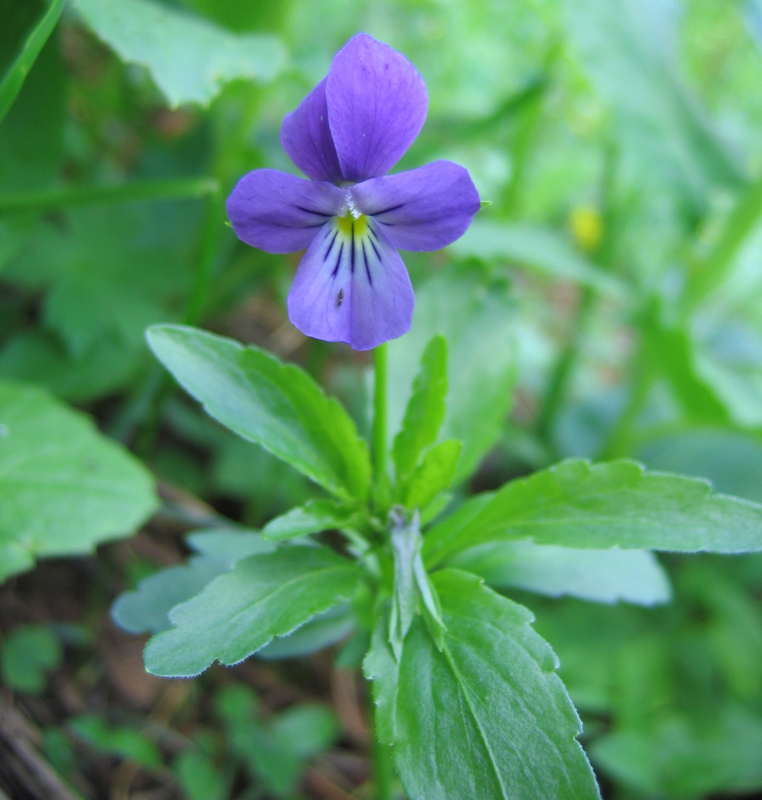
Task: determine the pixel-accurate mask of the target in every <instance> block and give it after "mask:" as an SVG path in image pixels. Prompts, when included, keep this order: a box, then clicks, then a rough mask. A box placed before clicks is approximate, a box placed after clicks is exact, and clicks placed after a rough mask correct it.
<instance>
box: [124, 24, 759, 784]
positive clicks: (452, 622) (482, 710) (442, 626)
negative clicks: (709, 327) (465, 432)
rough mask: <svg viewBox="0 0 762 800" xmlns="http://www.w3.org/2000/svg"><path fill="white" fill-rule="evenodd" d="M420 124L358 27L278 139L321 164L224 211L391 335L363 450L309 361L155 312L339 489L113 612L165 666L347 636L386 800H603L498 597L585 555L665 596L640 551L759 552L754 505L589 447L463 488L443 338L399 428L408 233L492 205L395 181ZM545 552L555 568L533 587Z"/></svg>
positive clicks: (206, 397)
mask: <svg viewBox="0 0 762 800" xmlns="http://www.w3.org/2000/svg"><path fill="white" fill-rule="evenodd" d="M425 114H426V91H425V87H424V84H423V81H422V79H421V77H420V76H419V75H418V73H417V71H416V70H415V69H414V68H413V66H412V65H411V64H409V62H407V60H406V59H405V58H404V57H403V56H402V55H400V54H399V53H397V52H396V51H394V50H392V49H391V48H390V47H388V46H387V45H385V44H382V43H380V42H377V41H375V40H374V39H372V38H371V37H369V36H366V35H364V34H360V35H358V36H356V37H355V38H354V39H352V40H351V41H350V42H349V43H348V44H347V45H346V46H345V47H344V48H343V49H342V50H341V51H340V52H339V53H338V54H337V55H336V57H335V59H334V61H333V64H332V66H331V69H330V72H329V74H328V76H327V78H326V79H325V80H323V81H322V82H321V83H320V84H318V86H317V87H316V88H315V89H314V90H313V92H312V93H311V94H309V95H308V96H307V98H306V99H305V100H304V101H303V102H302V104H301V105H300V106H299V107H298V108H297V109H296V111H294V112H293V113H292V114H290V115H288V116H287V117H286V119H285V120H284V123H283V128H282V132H281V140H282V143H283V146H284V148H285V150H286V152H287V153H288V154H289V156H290V157H291V158H292V160H293V161H294V163H295V164H296V165H297V166H298V167H299V168H300V169H301V170H302V171H303V172H304V173H305V174H306V175H307V176H308V178H309V179H310V180H304V179H300V178H297V177H294V176H290V175H286V174H284V173H279V172H276V171H274V170H267V169H264V170H256V171H254V172H252V173H249V174H248V175H246V176H245V177H244V178H242V179H241V181H240V183H239V184H238V185H237V187H236V188H235V190H234V191H233V194H232V195H231V197H230V200H229V201H228V212H229V216H230V219H231V221H232V224H233V227H234V229H235V231H236V233H237V234H238V235H239V237H240V238H242V239H243V240H244V241H245V242H247V243H248V244H251V245H253V246H255V247H258V248H260V249H264V250H266V251H268V252H273V253H280V252H291V251H296V250H302V249H305V248H306V249H307V252H306V254H305V256H304V257H303V259H302V261H301V263H300V265H299V268H298V271H297V274H296V278H295V280H294V284H293V286H292V289H291V293H290V295H289V301H288V306H289V314H290V317H291V320H292V321H293V323H294V324H295V325H296V326H297V327H298V328H300V329H301V330H302V331H303V332H305V333H306V334H307V335H309V336H313V337H317V338H321V339H325V340H328V341H337V342H346V343H348V344H349V345H351V346H352V347H354V348H355V349H358V350H366V349H371V348H375V351H374V365H375V373H374V392H373V426H372V438H371V442H370V443H368V442H366V441H365V440H363V439H362V438H361V437H360V436H359V434H358V431H357V428H356V426H355V423H354V421H353V420H352V418H351V417H350V416H349V414H348V413H347V412H346V411H345V410H344V408H343V407H342V406H341V405H340V404H339V403H338V402H337V401H336V400H334V399H333V398H330V397H328V396H326V395H325V394H324V392H323V391H322V389H321V388H320V387H319V386H318V385H317V384H316V383H315V382H314V381H313V379H312V378H311V377H310V376H309V375H307V373H305V372H304V371H303V370H301V369H300V368H298V367H297V366H295V365H292V364H283V363H281V362H280V361H278V360H277V359H276V358H275V357H274V356H272V355H270V354H268V353H267V352H265V351H263V350H261V349H258V348H255V347H242V346H241V345H239V344H238V343H236V342H234V341H232V340H230V339H226V338H223V337H220V336H216V335H212V334H210V333H206V332H204V331H200V330H196V329H193V328H190V327H184V326H176V325H163V326H155V327H153V328H151V329H150V331H149V334H148V339H149V343H150V345H151V347H152V349H153V351H154V353H155V354H156V356H157V357H158V358H159V360H160V361H161V362H162V363H163V364H164V365H165V366H166V367H167V369H168V370H169V371H170V372H171V373H172V374H173V375H174V376H175V378H176V379H177V380H178V382H179V383H180V384H181V385H182V386H183V387H184V388H185V389H186V390H187V391H188V392H189V393H190V394H191V395H192V396H193V397H195V398H196V399H197V400H198V401H200V402H201V403H203V405H204V407H205V409H206V411H207V412H208V413H209V414H210V415H211V416H212V417H214V418H215V419H217V420H218V421H219V422H221V423H222V424H223V425H225V426H227V427H228V428H229V429H230V430H232V431H233V432H235V433H236V434H238V435H239V436H242V437H243V438H244V439H247V440H248V441H251V442H255V443H257V444H259V445H261V446H263V447H264V448H266V449H267V450H268V451H269V452H271V453H272V454H274V455H275V456H277V457H279V458H281V459H283V460H284V461H285V462H287V463H288V464H290V465H291V466H292V467H294V468H296V469H297V470H299V471H301V472H302V473H303V474H304V475H306V476H307V477H308V478H310V479H311V480H312V481H314V482H315V483H316V484H317V485H319V486H320V487H322V489H323V490H325V494H326V496H325V498H324V499H320V500H316V501H312V502H310V503H307V504H306V505H304V506H302V507H298V508H294V509H292V510H291V511H289V512H288V513H286V514H284V515H282V516H280V517H278V518H276V519H273V520H272V521H271V522H269V523H268V524H267V525H266V526H265V527H264V529H263V530H262V531H261V532H253V531H241V530H236V529H235V526H234V525H233V524H232V523H231V524H230V525H224V526H223V527H222V528H221V529H219V530H214V531H206V532H201V533H196V534H193V535H192V536H191V537H190V540H189V543H190V545H191V547H192V548H193V549H194V550H195V551H196V554H197V555H196V556H194V557H193V559H192V560H191V562H189V565H188V567H186V568H179V570H180V571H178V568H172V569H171V570H167V571H165V572H163V573H159V574H158V575H157V576H154V577H153V578H150V579H149V580H148V581H146V582H144V584H142V585H141V587H140V588H139V591H138V592H135V593H129V594H127V595H123V596H122V598H120V600H119V601H118V603H117V606H116V607H115V617H116V618H117V620H118V621H120V622H121V623H122V624H123V625H124V626H125V627H127V628H128V629H132V630H136V631H137V630H142V629H151V630H153V631H154V632H156V633H157V635H156V636H155V637H154V638H153V639H151V641H150V642H149V644H148V646H147V648H146V651H145V662H146V667H147V669H148V671H149V672H151V673H153V674H156V675H161V676H181V677H191V676H195V675H198V674H199V673H201V672H202V671H204V670H205V669H207V668H208V667H210V666H211V665H212V664H213V663H214V662H215V661H219V662H220V663H221V664H225V665H232V664H236V663H238V662H240V661H241V660H243V659H245V658H248V657H249V656H252V655H254V654H256V653H259V654H261V655H269V656H271V657H277V656H289V655H298V654H302V653H307V652H311V651H314V650H316V649H320V648H321V647H325V646H329V645H333V644H335V643H337V642H338V641H341V640H345V639H347V637H348V636H349V635H350V633H351V637H350V638H349V639H348V643H347V644H346V645H345V646H344V647H343V649H342V650H341V653H340V656H339V658H340V660H341V662H342V663H343V664H345V665H346V664H356V665H360V664H361V665H362V669H363V672H364V675H365V677H366V678H367V679H368V681H369V682H370V689H371V693H372V703H373V709H372V720H373V723H374V727H375V736H376V737H377V740H378V746H377V747H376V748H375V763H376V773H377V796H378V797H379V798H381V800H390V798H392V797H395V796H397V790H396V787H395V784H394V782H393V781H392V780H390V779H389V775H390V769H389V766H390V763H391V765H392V766H393V768H394V771H395V772H396V773H397V775H398V776H399V778H400V780H401V783H402V786H403V788H404V791H405V792H406V793H407V796H408V797H409V798H411V800H419V799H420V798H425V799H426V800H444V799H445V798H448V799H450V798H480V800H492V798H496V799H500V800H517V799H520V800H536V798H540V797H543V798H570V799H571V798H574V800H587V799H588V798H591V799H592V798H598V797H600V794H599V789H598V786H597V782H596V778H595V776H594V773H593V771H592V768H591V766H590V764H589V762H588V760H587V758H586V756H585V753H584V751H583V749H582V747H581V746H580V744H579V743H578V741H577V736H578V735H579V734H580V733H581V724H580V720H579V717H578V716H577V713H576V711H575V709H574V706H573V704H572V702H571V700H570V698H569V696H568V694H567V692H566V690H565V688H564V685H563V684H562V682H561V680H560V678H559V676H558V674H557V673H556V669H557V667H558V662H557V659H556V657H555V655H554V653H553V651H552V649H551V646H550V645H549V644H548V643H546V642H545V641H544V640H543V639H542V638H541V637H540V636H539V635H538V634H537V633H535V632H534V630H533V628H532V625H531V623H532V614H531V612H530V611H528V610H527V609H526V608H524V607H523V606H521V605H519V604H517V603H516V602H514V601H513V600H511V599H509V597H507V596H506V594H505V592H506V591H510V590H511V589H512V588H514V587H521V588H528V589H535V590H537V591H539V592H542V593H550V594H553V593H554V591H555V592H556V593H558V592H560V591H563V585H564V581H565V580H567V578H568V576H567V575H566V573H565V570H571V569H573V565H574V564H580V563H583V564H585V565H587V567H588V568H590V569H595V567H596V565H599V566H600V569H601V574H602V576H603V574H604V572H605V570H606V565H607V564H610V563H612V561H614V560H615V561H617V564H618V569H620V570H621V571H622V572H623V573H625V574H626V573H627V572H628V571H633V572H638V573H639V574H640V575H641V576H643V581H644V583H645V584H646V585H647V586H648V590H647V591H644V592H643V593H641V595H640V597H639V602H642V603H645V604H649V603H655V602H663V601H665V600H666V599H667V598H668V596H669V587H668V584H667V582H666V577H665V575H664V573H663V572H662V571H661V569H660V567H659V565H658V562H657V561H656V560H655V559H654V557H653V556H652V555H651V554H650V553H649V552H648V551H650V550H667V551H677V552H696V551H713V552H719V553H740V552H749V551H758V550H762V507H761V506H759V505H756V504H754V503H751V502H748V501H744V500H739V499H736V498H733V497H730V496H725V495H720V494H712V493H711V489H710V487H709V485H708V484H707V483H706V482H704V481H701V480H697V479H693V478H687V477H681V476H678V475H672V474H667V473H659V472H648V471H646V470H644V469H643V468H642V467H641V466H640V465H639V464H638V463H636V462H633V461H629V460H617V461H612V462H607V463H599V464H595V465H593V464H590V463H588V462H586V461H583V460H577V459H574V460H567V461H562V462H560V463H558V464H556V465H555V466H552V467H550V468H548V469H545V470H542V471H540V472H536V473H534V474H533V475H530V476H529V477H527V478H525V479H521V480H514V481H510V482H508V483H506V484H505V485H503V486H502V487H501V488H499V489H498V490H496V491H494V492H486V493H482V494H477V495H475V496H474V497H471V498H469V499H466V500H464V501H463V502H461V503H460V504H456V503H453V502H452V495H451V494H450V489H451V488H452V484H453V482H454V481H455V479H456V474H458V473H457V469H458V462H459V458H460V454H461V443H460V442H459V441H456V440H453V439H446V440H444V441H440V440H439V438H438V437H439V433H440V428H441V426H442V423H443V420H444V418H445V411H446V401H447V384H448V374H447V342H446V340H445V339H444V338H443V337H442V336H435V337H434V338H433V339H432V340H431V341H430V343H429V345H428V346H427V348H426V350H425V352H424V354H423V357H422V360H421V366H420V371H419V373H418V376H417V378H416V380H415V382H414V385H413V390H412V393H411V396H410V399H409V402H408V405H407V411H406V413H405V416H404V420H403V423H402V426H401V428H400V430H399V431H397V432H396V434H395V435H394V437H393V438H391V436H390V433H389V431H388V430H387V405H386V400H387V390H388V382H389V381H390V380H391V381H393V380H394V379H395V376H394V375H389V374H388V370H387V366H388V365H387V361H386V357H385V349H384V343H385V342H386V341H388V340H389V339H392V338H396V337H399V336H402V335H404V334H405V332H406V331H407V330H408V328H409V327H410V322H411V317H412V315H413V305H414V299H413V291H412V287H411V284H410V280H409V278H408V275H407V272H406V269H405V267H404V265H403V263H402V261H401V259H400V257H399V255H398V253H397V249H402V250H433V249H438V248H441V247H443V246H445V245H447V244H449V243H450V242H452V241H454V240H455V239H456V238H457V237H458V236H460V235H461V234H462V233H463V232H464V231H465V229H466V228H467V227H468V225H469V223H470V221H471V219H472V218H473V216H474V214H475V213H476V212H477V211H478V209H479V197H478V194H477V192H476V189H475V188H474V186H473V183H472V181H471V179H470V177H469V175H468V173H467V172H466V170H464V169H463V168H462V167H459V166H457V165H455V164H451V163H449V162H443V161H439V162H435V163H433V164H430V165H428V166H426V167H421V168H418V169H415V170H411V171H410V172H403V173H400V174H397V175H392V176H385V173H386V172H387V171H388V170H389V169H391V168H392V167H393V166H394V164H395V163H396V162H397V161H398V160H399V158H400V157H401V156H402V154H403V153H404V152H405V150H406V149H407V147H408V146H409V145H410V143H411V142H412V141H413V139H414V138H415V136H416V135H417V133H418V131H419V130H420V128H421V126H422V125H423V121H424V118H425ZM453 377H455V378H456V379H457V376H449V379H450V380H452V379H453ZM473 391H474V392H479V391H480V387H478V386H474V387H473ZM369 445H370V446H369ZM464 477H466V476H463V475H458V480H462V479H463V478H464ZM326 532H333V533H332V535H325V534H326ZM336 533H338V534H339V535H338V536H337V535H336ZM548 564H553V565H555V567H556V572H555V573H551V575H552V578H553V579H552V580H550V579H549V580H546V581H533V580H531V575H532V574H533V572H535V573H536V572H537V571H538V570H540V571H541V570H542V569H543V568H544V566H546V565H548ZM554 581H555V583H554ZM551 584H552V585H551ZM493 587H498V588H499V589H500V591H497V590H496V588H493ZM147 598H148V599H150V600H151V602H150V603H149V602H146V599H147ZM162 604H163V606H162ZM147 608H150V610H151V615H152V617H151V619H148V617H147V614H146V611H145V609H147ZM157 608H159V609H160V610H161V609H162V608H163V611H165V612H168V621H167V620H166V619H165V618H163V617H162V615H159V618H158V619H157V617H156V609H157Z"/></svg>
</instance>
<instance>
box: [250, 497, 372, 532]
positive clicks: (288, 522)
mask: <svg viewBox="0 0 762 800" xmlns="http://www.w3.org/2000/svg"><path fill="white" fill-rule="evenodd" d="M366 517H367V514H365V513H363V512H361V511H358V510H357V509H356V508H347V507H346V506H342V505H339V504H338V503H332V502H330V501H329V500H311V501H310V502H309V503H307V504H306V505H304V506H300V507H298V508H292V509H291V510H290V511H287V512H286V513H285V514H281V515H280V516H279V517H275V519H272V520H270V522H268V523H267V525H265V527H264V528H263V529H262V535H263V536H264V537H265V539H275V540H280V539H294V538H296V537H297V536H307V535H309V534H310V533H320V532H321V531H327V530H330V529H332V528H345V527H352V526H355V525H358V524H361V523H362V522H363V521H364V519H365V518H366Z"/></svg>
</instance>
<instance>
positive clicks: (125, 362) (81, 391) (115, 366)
mask: <svg viewBox="0 0 762 800" xmlns="http://www.w3.org/2000/svg"><path fill="white" fill-rule="evenodd" d="M139 365H140V354H139V353H137V352H135V351H134V350H131V349H130V348H129V347H128V346H127V345H126V343H124V342H117V341H114V340H113V339H111V338H104V339H101V340H100V341H98V342H96V343H95V344H94V346H93V347H92V348H91V349H90V350H88V351H87V352H85V353H82V355H81V356H74V355H72V354H71V353H70V352H68V351H67V348H66V347H65V346H64V345H63V344H62V343H61V341H60V340H59V339H58V338H57V337H56V336H54V335H52V334H50V333H48V332H46V331H44V330H41V329H40V328H37V329H34V328H30V329H28V330H26V331H23V332H22V333H20V334H17V335H16V336H11V337H9V338H8V340H7V342H6V344H5V347H4V348H3V349H2V351H0V376H1V377H2V378H8V379H10V380H14V381H28V382H30V383H39V384H42V385H43V386H45V387H47V388H48V389H49V390H50V391H51V392H53V393H54V394H55V395H56V396H58V397H61V398H64V399H66V400H69V401H71V402H73V403H79V402H85V401H88V400H93V399H95V398H97V397H102V396H103V395H105V394H111V393H114V392H116V391H118V390H119V389H123V388H125V387H127V386H128V385H129V384H130V383H131V381H132V380H133V379H134V378H136V377H137V375H138V369H139Z"/></svg>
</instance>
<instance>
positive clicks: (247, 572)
mask: <svg viewBox="0 0 762 800" xmlns="http://www.w3.org/2000/svg"><path fill="white" fill-rule="evenodd" d="M359 577H360V570H359V568H358V567H357V565H356V564H354V563H353V562H351V561H348V560H347V559H345V558H342V557H341V556H338V555H336V554H335V553H333V552H332V551H330V550H327V549H325V548H318V547H288V548H282V549H279V550H276V551H275V552H274V553H266V554H263V555H255V556H251V557H250V558H245V559H243V560H242V561H238V562H237V563H236V565H235V567H234V568H233V569H232V570H231V571H230V572H227V573H225V574H224V575H220V577H219V578H216V579H215V580H213V581H212V582H211V583H210V584H209V585H208V586H207V587H206V588H205V589H204V591H203V592H201V594H199V595H197V596H196V597H193V598H192V599H190V600H188V601H187V602H185V603H182V604H181V605H179V606H175V608H173V609H172V611H171V612H170V615H169V618H170V620H171V622H172V623H173V624H174V625H175V627H174V628H172V629H171V630H168V631H164V632H163V633H160V634H159V635H158V636H155V637H154V638H153V639H151V641H150V642H149V643H148V646H147V647H146V651H145V663H146V669H147V670H148V671H149V672H152V673H153V674H154V675H164V676H167V677H186V678H187V677H192V676H193V675H198V674H199V673H200V672H203V671H204V670H205V669H206V668H207V667H209V666H211V664H212V663H214V661H219V662H220V663H222V664H228V665H230V664H237V663H238V662H239V661H243V659H244V658H247V657H248V656H250V655H252V654H253V653H256V652H257V651H258V650H260V649H262V648H263V647H264V646H265V645H266V644H268V643H269V642H271V641H272V640H273V639H274V638H275V637H276V636H287V635H288V634H289V633H291V632H292V631H294V630H296V629H297V628H299V627H300V626H301V625H304V624H305V623H306V622H308V621H309V620H311V619H312V618H313V617H315V616H316V615H317V614H321V613H322V612H324V611H327V610H328V609H329V608H332V607H333V606H335V605H338V604H339V603H341V602H343V601H345V600H348V599H349V598H350V597H351V596H352V595H353V594H354V591H355V589H356V588H357V582H358V579H359Z"/></svg>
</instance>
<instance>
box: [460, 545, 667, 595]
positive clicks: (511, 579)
mask: <svg viewBox="0 0 762 800" xmlns="http://www.w3.org/2000/svg"><path fill="white" fill-rule="evenodd" d="M450 563H451V564H452V566H453V567H457V568H458V569H463V570H466V571H468V572H473V573H474V574H476V575H478V576H479V577H481V578H483V579H484V580H485V581H486V582H487V583H488V584H490V586H494V587H495V588H497V589H506V588H510V587H515V588H517V589H524V590H526V591H530V592H537V593H538V594H545V595H548V596H550V597H561V596H562V595H570V596H571V597H579V598H581V599H582V600H591V601H594V602H598V603H616V602H618V601H620V600H624V601H626V602H628V603H637V604H639V605H645V606H650V605H654V604H656V603H666V602H667V601H668V600H669V598H670V587H669V580H668V578H667V574H666V572H665V571H664V570H663V569H662V567H661V565H660V564H659V562H658V561H657V560H656V558H655V556H654V555H653V553H650V552H649V551H647V550H618V549H617V548H612V549H611V550H572V549H571V548H568V547H554V546H552V545H536V544H533V543H532V542H488V543H487V544H482V545H479V546H478V547H472V548H469V549H468V550H466V551H464V552H463V553H460V554H459V555H457V556H455V558H454V559H452V561H451V562H450Z"/></svg>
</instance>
